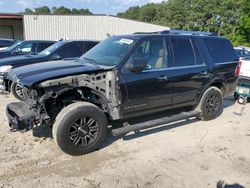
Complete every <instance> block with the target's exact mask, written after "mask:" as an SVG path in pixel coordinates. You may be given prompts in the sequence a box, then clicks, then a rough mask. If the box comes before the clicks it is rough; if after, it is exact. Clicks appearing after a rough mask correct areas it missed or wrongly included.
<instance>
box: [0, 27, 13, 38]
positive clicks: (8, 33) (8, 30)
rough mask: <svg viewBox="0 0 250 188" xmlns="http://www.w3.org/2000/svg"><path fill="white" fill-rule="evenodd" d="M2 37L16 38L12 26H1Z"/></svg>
mask: <svg viewBox="0 0 250 188" xmlns="http://www.w3.org/2000/svg"><path fill="white" fill-rule="evenodd" d="M0 38H10V39H12V38H14V36H13V28H12V26H0Z"/></svg>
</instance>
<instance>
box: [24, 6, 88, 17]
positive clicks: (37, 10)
mask: <svg viewBox="0 0 250 188" xmlns="http://www.w3.org/2000/svg"><path fill="white" fill-rule="evenodd" d="M24 13H25V14H60V15H64V14H74V15H91V14H93V13H92V12H90V10H89V9H83V8H81V9H76V8H73V9H69V8H67V7H64V6H60V7H53V8H52V9H50V8H49V7H47V6H43V7H38V8H35V9H30V8H26V9H25V10H24Z"/></svg>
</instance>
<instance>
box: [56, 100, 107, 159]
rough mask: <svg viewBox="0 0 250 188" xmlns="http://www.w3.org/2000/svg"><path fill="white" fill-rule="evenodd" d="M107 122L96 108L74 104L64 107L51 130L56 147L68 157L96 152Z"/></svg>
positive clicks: (85, 103) (101, 141)
mask: <svg viewBox="0 0 250 188" xmlns="http://www.w3.org/2000/svg"><path fill="white" fill-rule="evenodd" d="M107 127H108V122H107V118H106V116H105V114H104V113H103V111H102V110H101V109H99V108H98V107H97V106H95V105H93V104H91V103H87V102H76V103H73V104H71V105H69V106H67V107H65V108H64V109H63V110H62V111H61V112H60V113H59V114H58V116H57V117H56V120H55V123H54V125H53V128H52V135H53V138H54V140H55V142H56V144H57V145H58V147H59V148H60V149H61V150H62V151H63V152H65V153H67V154H69V155H73V156H76V155H83V154H86V153H90V152H93V151H95V150H97V149H98V148H99V147H100V145H101V144H102V143H103V141H104V139H105V137H106V134H107Z"/></svg>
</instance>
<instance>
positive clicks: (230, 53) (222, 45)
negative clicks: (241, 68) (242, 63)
mask: <svg viewBox="0 0 250 188" xmlns="http://www.w3.org/2000/svg"><path fill="white" fill-rule="evenodd" d="M203 40H204V43H205V46H206V47H207V49H208V52H209V54H210V56H211V58H212V60H213V62H214V63H226V62H233V61H236V60H237V55H236V53H235V51H234V49H233V46H232V44H231V43H230V41H229V40H227V39H223V38H217V39H215V38H211V39H209V38H207V39H203Z"/></svg>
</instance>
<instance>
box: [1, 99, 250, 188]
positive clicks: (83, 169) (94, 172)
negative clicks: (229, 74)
mask: <svg viewBox="0 0 250 188" xmlns="http://www.w3.org/2000/svg"><path fill="white" fill-rule="evenodd" d="M13 100H14V99H13V98H12V97H8V96H0V108H1V109H0V110H1V116H0V123H1V127H0V187H45V186H46V187H182V188H183V187H189V188H190V187H202V188H203V187H216V184H217V183H218V182H219V181H220V180H222V181H225V182H226V183H227V184H235V183H238V184H240V185H242V186H244V187H250V149H249V145H250V116H249V114H250V104H249V105H246V106H241V105H238V104H234V103H235V102H234V100H232V99H227V100H226V101H225V105H224V106H225V108H224V112H223V114H222V115H221V116H220V117H219V118H218V119H216V120H214V121H210V122H202V121H197V120H195V119H193V120H190V121H189V122H185V123H182V122H179V123H177V124H172V125H168V126H163V127H158V128H155V129H152V130H147V131H143V132H140V133H137V134H130V135H128V136H126V137H123V138H114V137H112V136H111V135H109V136H108V139H107V141H106V142H105V144H104V146H103V148H102V149H101V150H99V151H96V152H94V153H91V154H88V155H85V156H81V157H71V156H68V155H65V154H64V153H62V152H60V151H59V150H58V149H57V147H56V145H55V143H54V142H53V139H52V138H51V133H50V130H49V129H48V128H45V127H41V128H39V129H37V130H36V131H35V132H31V131H30V132H25V133H20V132H10V131H9V128H8V124H7V121H6V118H5V115H4V110H5V106H6V104H7V103H9V102H10V101H13ZM33 135H34V136H33ZM239 187H240V186H239Z"/></svg>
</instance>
